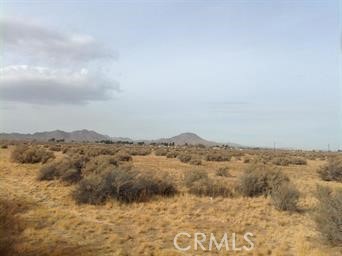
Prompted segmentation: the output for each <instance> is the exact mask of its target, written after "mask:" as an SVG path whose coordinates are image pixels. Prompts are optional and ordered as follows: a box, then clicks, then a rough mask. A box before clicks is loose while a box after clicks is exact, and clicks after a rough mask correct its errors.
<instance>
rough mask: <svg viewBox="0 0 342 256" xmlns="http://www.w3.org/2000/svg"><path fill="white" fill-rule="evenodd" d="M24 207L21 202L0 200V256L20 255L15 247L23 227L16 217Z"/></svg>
mask: <svg viewBox="0 0 342 256" xmlns="http://www.w3.org/2000/svg"><path fill="white" fill-rule="evenodd" d="M23 207H25V206H24V205H23V204H22V202H20V203H18V202H14V201H12V200H3V199H1V200H0V255H2V256H12V255H21V254H19V253H18V252H17V251H16V248H15V245H16V243H17V242H18V238H19V236H20V233H21V232H22V231H23V225H22V223H21V222H20V219H19V218H18V217H17V215H16V214H17V213H18V212H21V211H22V210H23Z"/></svg>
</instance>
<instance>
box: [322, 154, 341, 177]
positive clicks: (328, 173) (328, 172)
mask: <svg viewBox="0 0 342 256" xmlns="http://www.w3.org/2000/svg"><path fill="white" fill-rule="evenodd" d="M318 174H319V176H320V177H321V179H322V180H325V181H338V182H342V158H337V157H335V158H330V159H329V160H328V163H327V164H326V165H324V166H322V167H321V168H320V169H319V170H318Z"/></svg>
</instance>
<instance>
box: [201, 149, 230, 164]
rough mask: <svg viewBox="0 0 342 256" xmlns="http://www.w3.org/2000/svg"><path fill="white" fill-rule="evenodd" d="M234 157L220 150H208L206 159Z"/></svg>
mask: <svg viewBox="0 0 342 256" xmlns="http://www.w3.org/2000/svg"><path fill="white" fill-rule="evenodd" d="M231 158H232V157H231V156H230V155H228V153H226V152H220V151H214V152H210V151H209V152H208V154H207V155H206V156H205V160H207V161H218V162H221V161H230V159H231Z"/></svg>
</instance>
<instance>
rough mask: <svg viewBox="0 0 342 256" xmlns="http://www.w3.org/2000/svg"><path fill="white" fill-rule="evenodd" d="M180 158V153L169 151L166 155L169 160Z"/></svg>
mask: <svg viewBox="0 0 342 256" xmlns="http://www.w3.org/2000/svg"><path fill="white" fill-rule="evenodd" d="M177 156H178V152H177V151H169V152H167V154H166V157H167V158H176V157H177Z"/></svg>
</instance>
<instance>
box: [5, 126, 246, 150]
mask: <svg viewBox="0 0 342 256" xmlns="http://www.w3.org/2000/svg"><path fill="white" fill-rule="evenodd" d="M52 138H54V139H56V140H64V141H66V142H69V141H77V142H82V141H88V142H95V141H101V140H111V141H129V142H145V143H147V144H148V143H152V142H153V143H174V144H175V145H184V144H189V145H198V144H202V145H205V146H215V145H222V144H223V143H218V142H213V141H208V140H205V139H203V138H201V137H200V136H198V135H197V134H195V133H191V132H186V133H181V134H179V135H177V136H174V137H171V138H161V139H157V140H132V139H130V138H124V137H109V136H107V135H103V134H100V133H97V132H95V131H91V130H78V131H73V132H65V131H61V130H55V131H49V132H36V133H32V134H31V133H27V134H23V133H0V140H37V141H48V140H50V139H52ZM224 144H226V145H229V146H232V147H241V146H240V145H238V144H234V143H224Z"/></svg>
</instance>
